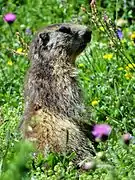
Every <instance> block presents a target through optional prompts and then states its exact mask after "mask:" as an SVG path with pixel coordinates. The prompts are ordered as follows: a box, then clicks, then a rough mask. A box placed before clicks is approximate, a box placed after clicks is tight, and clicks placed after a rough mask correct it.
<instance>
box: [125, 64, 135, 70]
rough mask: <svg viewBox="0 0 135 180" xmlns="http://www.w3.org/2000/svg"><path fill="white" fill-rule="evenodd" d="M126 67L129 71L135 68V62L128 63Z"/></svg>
mask: <svg viewBox="0 0 135 180" xmlns="http://www.w3.org/2000/svg"><path fill="white" fill-rule="evenodd" d="M125 68H126V70H127V71H129V70H130V69H135V63H131V64H128V65H127V66H126V67H125Z"/></svg>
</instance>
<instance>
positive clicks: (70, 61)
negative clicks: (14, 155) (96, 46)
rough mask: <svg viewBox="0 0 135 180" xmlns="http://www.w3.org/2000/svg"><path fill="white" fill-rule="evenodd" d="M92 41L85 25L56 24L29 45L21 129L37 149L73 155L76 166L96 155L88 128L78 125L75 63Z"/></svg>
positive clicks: (40, 33) (78, 99)
mask: <svg viewBox="0 0 135 180" xmlns="http://www.w3.org/2000/svg"><path fill="white" fill-rule="evenodd" d="M90 40H91V31H90V30H88V28H87V27H86V26H81V25H75V24H66V23H65V24H54V25H50V26H48V27H46V28H44V29H43V30H42V31H40V32H39V33H38V34H37V35H36V37H35V39H34V41H33V42H32V44H31V47H30V59H31V66H30V68H29V71H28V74H27V82H26V86H25V112H24V116H23V122H22V124H21V129H22V132H23V134H24V137H25V138H27V139H29V140H31V141H34V142H36V145H37V147H38V149H41V150H43V151H44V150H45V149H46V148H49V149H50V150H51V151H55V152H65V151H75V152H76V154H77V157H76V162H77V163H78V162H79V161H81V160H83V159H85V158H86V157H88V156H89V157H91V156H92V152H93V149H92V145H91V143H90V142H89V140H88V138H89V136H90V126H89V125H87V124H86V123H83V122H81V121H80V119H81V116H82V112H81V111H83V110H82V109H84V105H83V103H82V99H81V95H80V89H79V87H78V85H77V82H76V79H75V76H76V75H75V74H76V73H75V72H76V71H75V65H74V64H75V59H76V57H77V56H78V55H79V54H80V53H81V52H82V51H83V50H84V49H85V47H86V45H87V43H88V42H89V41H90Z"/></svg>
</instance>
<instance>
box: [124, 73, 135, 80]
mask: <svg viewBox="0 0 135 180" xmlns="http://www.w3.org/2000/svg"><path fill="white" fill-rule="evenodd" d="M125 78H126V79H127V80H129V79H132V78H133V75H132V73H126V74H125Z"/></svg>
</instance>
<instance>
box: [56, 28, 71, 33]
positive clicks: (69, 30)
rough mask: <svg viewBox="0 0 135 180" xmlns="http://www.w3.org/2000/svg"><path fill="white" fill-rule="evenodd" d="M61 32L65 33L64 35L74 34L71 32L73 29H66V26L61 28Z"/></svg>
mask: <svg viewBox="0 0 135 180" xmlns="http://www.w3.org/2000/svg"><path fill="white" fill-rule="evenodd" d="M59 31H60V32H63V33H67V34H71V33H72V32H71V29H70V28H69V27H65V26H61V27H60V28H59Z"/></svg>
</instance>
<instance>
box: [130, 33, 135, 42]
mask: <svg viewBox="0 0 135 180" xmlns="http://www.w3.org/2000/svg"><path fill="white" fill-rule="evenodd" d="M130 37H131V39H132V40H134V39H135V32H133V33H132V34H131V36H130Z"/></svg>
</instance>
